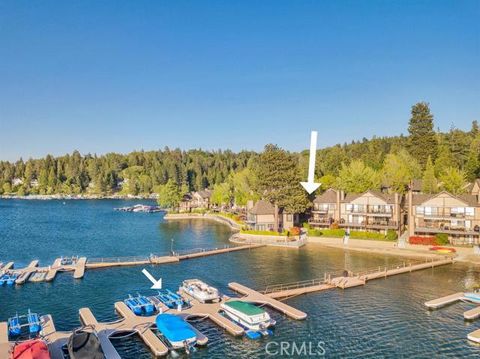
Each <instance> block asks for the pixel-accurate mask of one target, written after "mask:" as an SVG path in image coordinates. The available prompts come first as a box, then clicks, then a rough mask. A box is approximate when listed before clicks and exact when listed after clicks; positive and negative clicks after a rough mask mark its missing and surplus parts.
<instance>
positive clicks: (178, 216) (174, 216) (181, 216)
mask: <svg viewBox="0 0 480 359" xmlns="http://www.w3.org/2000/svg"><path fill="white" fill-rule="evenodd" d="M163 219H165V220H167V221H168V220H188V219H206V220H212V221H216V222H219V223H223V224H225V225H227V226H228V227H229V228H230V229H231V230H232V231H234V232H239V231H240V230H241V229H242V226H241V225H240V224H238V223H236V222H234V221H233V220H231V219H230V218H227V217H223V216H220V215H218V214H208V213H205V214H202V213H167V214H165V216H164V217H163Z"/></svg>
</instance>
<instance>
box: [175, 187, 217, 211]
mask: <svg viewBox="0 0 480 359" xmlns="http://www.w3.org/2000/svg"><path fill="white" fill-rule="evenodd" d="M211 196H212V191H211V190H209V189H203V190H201V191H195V192H190V193H187V194H185V195H184V196H183V198H182V200H181V201H180V204H179V209H180V212H191V211H192V210H194V209H210V207H211V203H210V197H211Z"/></svg>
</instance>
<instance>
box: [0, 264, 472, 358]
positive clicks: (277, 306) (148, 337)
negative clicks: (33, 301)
mask: <svg viewBox="0 0 480 359" xmlns="http://www.w3.org/2000/svg"><path fill="white" fill-rule="evenodd" d="M452 262H453V260H452V259H451V258H449V259H440V260H436V261H435V260H432V261H427V262H422V263H415V264H413V263H410V264H409V265H407V264H406V263H404V264H403V265H397V266H392V267H391V268H383V269H382V268H380V269H379V270H371V271H367V272H363V273H357V274H355V273H352V272H348V273H346V274H347V275H345V276H333V278H332V275H327V274H325V275H324V278H323V279H318V280H310V281H303V282H297V283H293V284H287V285H284V284H280V285H274V286H269V287H267V289H266V290H264V291H263V292H260V291H256V290H254V289H251V288H248V287H246V286H244V285H242V284H240V283H236V282H232V283H229V284H228V287H229V288H230V289H232V290H233V291H236V292H237V293H240V294H241V295H242V297H241V298H236V299H237V300H241V301H246V302H253V303H257V304H261V305H262V306H264V305H267V306H269V307H271V308H272V309H274V310H276V311H279V312H281V313H283V314H285V315H286V316H288V317H290V318H292V319H295V320H304V319H306V317H307V314H306V313H304V312H302V311H300V310H298V309H296V308H294V307H292V306H290V305H288V304H286V303H283V302H280V301H279V300H278V298H288V297H292V296H294V295H300V294H305V293H311V292H317V291H322V290H326V289H332V288H341V289H346V288H351V287H355V286H359V285H364V284H365V283H366V282H367V280H371V279H377V278H387V277H389V276H391V275H397V274H401V273H409V272H413V271H416V270H422V269H426V268H434V267H437V266H440V265H445V264H450V263H452ZM457 294H458V293H457ZM444 298H445V297H444ZM150 299H153V298H152V297H150ZM188 299H189V301H190V304H191V306H190V307H189V308H185V309H184V310H182V311H180V312H179V311H177V310H176V309H169V308H167V307H166V306H165V305H163V304H162V303H160V302H159V301H156V302H155V301H153V302H154V304H155V305H156V307H157V309H159V310H160V311H161V312H163V313H165V312H168V313H171V314H177V315H180V316H182V317H184V318H185V319H186V320H188V319H191V318H192V319H193V318H205V319H207V318H208V319H210V320H211V321H212V322H213V323H215V324H216V325H218V326H219V327H221V328H223V329H225V330H226V331H228V332H229V333H230V334H232V335H234V336H240V335H243V334H244V329H243V328H241V327H240V326H238V325H237V324H235V323H234V322H232V321H231V320H229V319H228V318H226V317H224V316H223V315H222V314H221V311H222V308H221V303H223V302H225V301H228V300H229V299H230V297H228V296H223V297H222V300H221V301H220V302H216V303H200V302H199V301H197V300H196V299H194V298H188ZM449 300H450V301H451V300H452V299H449ZM437 301H438V300H437ZM445 301H447V300H445V299H443V301H438V303H443V302H445ZM431 302H434V304H431V305H440V304H435V303H436V302H435V301H431ZM115 309H116V311H117V312H118V314H119V315H120V317H121V319H120V320H117V321H115V322H111V323H101V322H98V321H97V319H96V318H95V316H94V315H93V313H92V311H91V310H90V309H89V308H82V309H80V311H79V316H80V319H81V321H82V322H83V324H85V325H91V326H92V327H93V328H94V329H95V331H96V332H97V333H98V337H99V339H100V342H101V344H102V348H103V349H104V351H105V353H106V354H107V353H108V354H107V358H109V359H110V358H113V359H117V358H119V356H118V353H117V352H116V350H115V348H114V346H113V345H112V343H111V341H110V338H111V336H112V335H114V334H118V333H125V334H128V333H136V334H138V335H139V337H140V338H141V339H142V340H143V341H144V343H145V344H146V345H147V346H148V347H149V348H150V350H151V351H152V353H153V354H154V355H155V356H164V355H166V354H167V353H168V348H167V346H166V345H165V344H164V343H163V342H162V340H160V338H159V337H158V336H157V335H156V334H155V333H154V332H153V331H152V329H151V328H152V327H153V325H154V324H155V318H156V315H153V316H145V317H144V316H136V315H135V314H134V313H133V312H132V311H131V310H130V309H129V308H128V307H127V306H126V305H125V303H123V302H117V303H115ZM472 315H473V314H472ZM475 315H476V314H475ZM41 324H42V331H41V335H42V337H43V338H44V339H45V340H46V342H47V344H48V346H49V349H50V352H51V355H52V358H53V359H62V357H61V356H60V355H61V348H62V346H63V345H65V343H66V342H67V341H68V338H69V336H70V335H71V332H57V331H56V329H55V326H54V324H53V320H52V318H51V317H50V316H43V317H41ZM470 338H473V339H470ZM475 338H477V339H475ZM469 339H470V340H473V341H476V340H478V342H480V330H477V331H475V332H473V333H470V334H469ZM207 341H208V338H207V337H205V336H204V335H201V334H199V338H198V343H199V345H205V344H206V343H207ZM10 345H11V343H9V342H8V328H7V324H6V323H0V357H2V356H1V355H2V354H3V353H8V349H9V347H10Z"/></svg>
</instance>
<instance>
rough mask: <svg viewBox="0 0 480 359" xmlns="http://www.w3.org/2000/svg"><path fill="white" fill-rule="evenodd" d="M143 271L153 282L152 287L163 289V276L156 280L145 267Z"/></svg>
mask: <svg viewBox="0 0 480 359" xmlns="http://www.w3.org/2000/svg"><path fill="white" fill-rule="evenodd" d="M142 273H143V274H145V277H147V278H148V279H149V280H150V282H152V283H153V285H152V287H151V289H162V278H160V279H159V280H156V279H155V278H153V276H152V275H151V274H150V273H148V271H147V270H146V269H145V268H144V269H143V270H142Z"/></svg>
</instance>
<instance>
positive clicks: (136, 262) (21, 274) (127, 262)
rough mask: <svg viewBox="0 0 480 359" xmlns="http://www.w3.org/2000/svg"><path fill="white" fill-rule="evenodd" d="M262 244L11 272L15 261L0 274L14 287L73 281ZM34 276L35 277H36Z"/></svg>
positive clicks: (80, 261)
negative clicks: (68, 276) (90, 273)
mask: <svg viewBox="0 0 480 359" xmlns="http://www.w3.org/2000/svg"><path fill="white" fill-rule="evenodd" d="M263 246H264V245H259V244H252V245H241V246H232V247H225V248H214V249H197V250H195V251H193V252H190V253H184V254H178V253H177V254H175V255H167V256H159V255H151V256H149V257H129V258H122V257H118V258H97V259H92V260H89V259H87V258H86V257H80V258H78V259H77V258H73V259H74V260H73V261H70V262H69V263H68V264H62V263H63V262H62V261H63V257H62V258H57V259H55V261H54V262H53V264H52V265H50V266H47V267H38V263H39V261H38V260H34V261H32V262H31V263H30V264H29V265H28V266H27V267H25V268H20V269H12V268H13V266H14V262H9V263H7V264H6V265H4V266H3V267H2V269H1V271H0V273H9V272H12V273H16V274H17V275H18V278H17V280H16V281H15V283H16V284H18V285H22V284H25V283H26V282H27V281H28V280H29V278H31V281H32V282H51V281H53V280H54V279H55V277H56V275H57V274H58V273H59V272H73V278H75V279H80V278H83V277H84V275H85V271H86V270H87V269H101V268H112V267H126V266H141V265H160V264H168V263H178V262H179V261H181V260H187V259H194V258H200V257H206V256H211V255H217V254H223V253H229V252H235V251H241V250H247V249H254V248H259V247H263ZM36 273H37V275H36Z"/></svg>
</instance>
